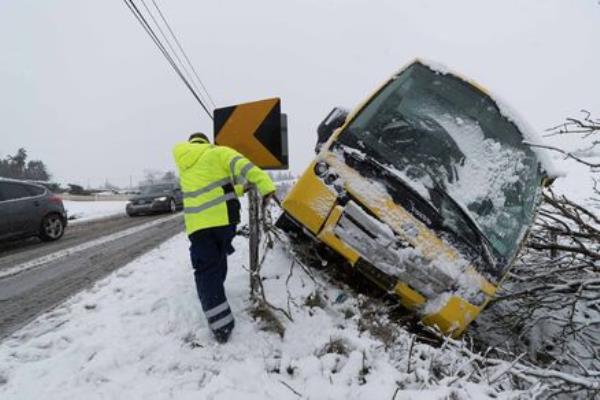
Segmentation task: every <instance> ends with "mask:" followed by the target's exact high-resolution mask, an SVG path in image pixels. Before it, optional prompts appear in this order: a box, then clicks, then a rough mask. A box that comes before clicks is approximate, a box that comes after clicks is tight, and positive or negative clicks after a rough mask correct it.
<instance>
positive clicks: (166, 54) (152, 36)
mask: <svg viewBox="0 0 600 400" xmlns="http://www.w3.org/2000/svg"><path fill="white" fill-rule="evenodd" d="M123 2H124V3H125V5H126V6H127V8H129V10H130V11H131V13H132V14H133V15H134V17H135V18H136V19H137V20H138V22H139V23H140V25H141V26H142V28H143V29H144V30H145V31H146V33H147V34H148V36H150V39H152V41H153V42H154V44H155V45H156V46H157V47H158V49H159V50H160V52H161V53H162V54H163V56H164V57H165V58H166V60H167V62H168V63H169V64H170V65H171V67H172V68H173V69H174V70H175V72H176V73H177V75H178V76H179V78H181V80H182V81H183V83H184V84H185V86H186V87H187V88H188V89H189V91H190V92H191V93H192V95H193V96H194V98H195V99H196V101H197V102H198V103H199V104H200V106H201V107H202V109H203V110H204V111H205V112H206V114H207V115H208V117H209V118H210V119H211V120H212V119H213V116H212V113H211V112H210V111H209V109H208V108H207V106H206V105H205V104H204V101H203V100H202V99H201V95H200V94H199V93H197V92H196V90H195V89H194V87H193V86H192V84H190V82H189V80H188V79H187V78H186V77H185V74H184V73H183V72H182V70H181V68H180V67H179V65H178V64H177V63H176V62H175V60H174V59H173V57H172V56H171V54H170V53H169V52H168V51H167V49H166V48H165V46H164V44H163V43H162V42H161V40H160V39H159V37H158V36H157V35H156V32H155V31H154V29H153V28H152V27H151V26H150V24H149V23H148V21H147V20H146V18H145V17H144V15H143V14H142V12H141V11H140V9H139V8H138V7H137V5H136V4H135V3H134V2H133V0H123ZM144 6H145V3H144ZM146 9H148V8H147V7H146ZM150 15H151V14H150ZM151 17H152V15H151ZM154 21H155V20H154ZM155 23H156V21H155ZM163 36H164V35H163Z"/></svg>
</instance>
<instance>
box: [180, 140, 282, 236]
mask: <svg viewBox="0 0 600 400" xmlns="http://www.w3.org/2000/svg"><path fill="white" fill-rule="evenodd" d="M173 157H174V159H175V164H176V165H177V169H178V171H179V179H180V183H181V189H182V191H183V207H184V219H185V230H186V233H187V234H188V235H190V234H192V233H193V232H196V231H197V230H200V229H206V228H212V227H216V226H225V225H231V224H237V223H238V222H240V221H239V218H240V215H239V209H240V204H239V201H238V200H237V196H241V195H243V188H242V184H243V183H245V182H250V183H253V184H255V185H256V187H257V188H258V191H259V193H260V194H261V196H264V195H266V194H268V193H270V192H273V191H275V185H274V184H273V181H271V178H270V177H269V175H268V174H267V173H266V172H264V171H263V170H261V169H260V168H258V167H256V166H254V165H253V164H252V163H251V162H250V161H248V160H247V159H246V158H245V157H243V156H242V155H241V154H240V153H238V152H237V151H235V150H233V149H231V148H229V147H226V146H216V145H212V144H209V143H190V142H182V143H178V144H176V145H175V147H174V148H173Z"/></svg>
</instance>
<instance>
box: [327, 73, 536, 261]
mask: <svg viewBox="0 0 600 400" xmlns="http://www.w3.org/2000/svg"><path fill="white" fill-rule="evenodd" d="M338 142H339V143H340V144H342V145H345V146H348V147H352V148H355V149H357V150H359V151H361V152H363V153H365V154H367V155H368V156H370V157H373V158H375V159H377V160H379V161H380V162H381V163H382V164H386V165H388V166H389V167H390V168H393V169H394V170H395V172H396V173H398V174H400V175H402V177H403V178H404V179H405V180H406V181H407V182H408V183H409V184H410V185H411V186H414V187H415V189H416V191H417V192H418V193H421V194H423V193H428V192H429V193H431V192H430V191H429V189H431V188H433V187H435V188H442V190H443V191H445V192H446V193H447V194H448V196H449V198H451V199H452V200H453V201H455V202H456V203H457V204H458V205H459V206H460V207H461V208H462V210H463V211H464V212H465V213H466V214H467V215H468V216H469V217H470V219H471V220H472V221H473V222H474V223H475V224H476V226H477V228H478V229H479V230H480V231H481V232H482V233H483V235H484V236H485V238H486V239H487V242H488V243H489V244H491V247H492V248H493V250H494V252H495V253H496V254H498V255H500V256H501V257H502V258H504V259H511V258H512V257H513V256H514V255H515V254H516V252H517V250H518V247H519V244H520V242H521V240H522V238H523V237H524V234H525V232H526V230H527V228H528V227H529V225H530V224H531V221H532V218H533V214H534V211H535V207H536V205H537V202H538V201H539V195H540V191H541V189H540V182H541V179H542V176H541V170H540V168H539V165H538V160H537V158H536V156H535V154H534V153H533V152H532V151H531V149H530V148H529V147H528V146H526V145H525V144H524V143H523V136H522V133H521V132H520V131H519V130H518V128H517V127H516V126H515V124H514V123H512V122H511V121H510V120H508V119H507V118H506V117H505V116H503V115H502V114H501V112H500V110H499V109H498V106H497V105H496V103H495V102H494V101H493V100H492V99H491V98H490V97H489V96H487V95H486V94H484V93H483V92H482V91H480V90H479V89H477V88H475V87H474V86H472V85H470V84H469V83H467V82H465V81H463V80H461V79H459V78H457V77H455V76H453V75H450V74H442V73H439V72H435V71H433V70H432V69H430V68H429V67H427V66H425V65H423V64H421V63H415V64H412V65H411V66H410V67H408V68H407V69H405V70H404V71H403V72H402V73H401V74H400V75H398V76H397V77H396V78H395V79H394V80H392V81H391V82H390V83H389V84H388V85H387V86H385V87H384V88H383V89H382V90H381V91H380V92H379V93H378V94H377V95H376V96H375V97H374V98H373V99H372V100H371V101H370V102H369V104H368V105H367V106H366V107H365V108H364V109H363V110H362V111H361V112H360V113H359V114H358V115H357V117H356V118H355V119H354V120H353V121H352V122H351V123H350V124H349V126H348V127H347V128H346V129H345V131H344V132H342V133H341V135H340V136H339V138H338ZM423 189H427V190H423ZM438 197H439V196H438ZM426 200H428V201H429V202H430V203H431V204H433V205H434V206H435V207H436V208H437V209H438V212H439V213H440V215H441V216H442V217H443V218H445V219H447V220H449V221H452V220H456V216H453V215H444V214H447V213H448V212H450V213H452V209H451V208H448V207H445V206H443V204H441V203H439V202H438V201H434V200H435V199H434V198H432V197H430V198H428V199H426ZM436 203H438V204H436ZM454 214H455V213H454Z"/></svg>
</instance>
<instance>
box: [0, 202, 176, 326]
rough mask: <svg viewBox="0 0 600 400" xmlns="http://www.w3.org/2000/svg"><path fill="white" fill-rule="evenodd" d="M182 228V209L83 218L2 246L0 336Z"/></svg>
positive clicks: (0, 266)
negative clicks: (61, 231)
mask: <svg viewBox="0 0 600 400" xmlns="http://www.w3.org/2000/svg"><path fill="white" fill-rule="evenodd" d="M182 230H183V218H182V214H177V215H169V216H166V217H165V216H164V215H163V216H155V217H139V218H129V217H123V216H119V217H114V218H106V219H102V220H97V221H90V222H88V223H81V224H78V225H74V226H71V227H69V228H68V229H67V232H66V233H65V236H64V237H63V238H62V239H61V240H59V241H57V242H53V243H40V242H39V241H38V240H28V241H21V242H14V243H9V244H5V245H2V247H0V338H2V337H4V336H6V335H9V334H10V333H12V332H14V331H15V330H16V329H18V328H19V327H20V326H22V325H23V324H25V323H27V322H28V321H30V320H31V319H32V318H34V317H35V316H37V315H39V314H40V313H41V312H43V311H45V310H48V309H49V308H51V307H53V306H55V305H57V304H58V303H60V302H62V301H64V300H65V299H67V298H68V297H70V296H72V295H73V294H75V293H77V292H78V291H80V290H81V289H82V288H84V287H86V286H88V285H89V284H91V283H93V282H95V281H96V280H98V279H100V278H102V277H104V276H106V275H107V274H108V273H110V272H112V271H114V270H115V269H117V268H119V267H121V266H123V265H125V264H127V263H128V262H130V261H131V260H133V259H135V258H136V257H138V256H140V255H141V254H143V253H145V252H146V251H148V250H150V249H152V248H153V247H155V246H157V245H158V244H160V243H162V242H163V241H165V240H166V239H168V238H170V237H172V236H173V235H175V234H176V233H179V232H181V231H182Z"/></svg>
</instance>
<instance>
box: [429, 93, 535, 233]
mask: <svg viewBox="0 0 600 400" xmlns="http://www.w3.org/2000/svg"><path fill="white" fill-rule="evenodd" d="M424 112H425V113H427V115H428V116H430V117H431V118H433V119H434V120H435V121H436V122H438V123H439V124H440V125H441V126H442V127H443V128H444V129H445V130H446V132H447V133H448V134H449V135H450V136H451V137H452V139H453V140H454V141H455V142H456V145H457V146H458V147H459V148H460V150H461V151H462V153H463V154H464V155H465V158H464V160H463V162H462V163H459V164H457V165H456V174H457V179H455V180H454V181H452V182H450V181H449V180H446V181H445V187H446V189H447V190H448V192H449V194H450V195H451V196H452V197H453V198H454V199H455V200H456V201H457V202H458V203H460V204H462V205H464V206H466V207H467V209H468V210H470V211H469V212H470V214H471V215H472V216H473V217H474V219H475V220H476V222H477V223H478V225H479V227H480V228H481V229H482V230H483V231H484V232H485V233H490V232H493V231H495V230H496V228H497V225H498V223H499V222H502V223H503V224H510V225H511V228H512V229H515V228H518V221H515V220H514V219H515V218H514V216H511V213H510V212H509V210H508V209H507V208H508V207H507V206H506V204H509V203H510V202H509V201H507V198H506V194H507V191H508V190H509V189H508V188H510V187H511V186H512V185H515V184H518V182H519V180H520V179H521V176H522V175H523V174H525V173H527V171H528V167H527V166H526V165H525V163H524V160H525V158H526V155H525V153H524V152H523V151H520V150H518V149H515V148H512V147H508V146H506V145H503V144H501V143H500V142H498V141H496V140H494V139H492V138H486V137H485V134H484V132H483V131H482V130H481V127H480V126H479V124H478V123H477V122H475V121H472V120H468V119H462V118H460V117H457V116H454V115H451V114H449V113H447V112H444V110H443V109H441V108H440V107H437V106H436V105H435V104H429V105H428V106H427V107H426V109H425V110H424ZM485 201H489V203H487V207H488V208H489V209H490V210H492V209H496V210H499V211H497V212H491V211H490V212H485V211H481V212H477V211H478V210H471V209H472V208H473V207H472V206H473V205H475V206H474V207H485V206H483V205H482V204H483V203H482V202H485ZM516 211H517V212H518V211H519V210H516Z"/></svg>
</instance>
